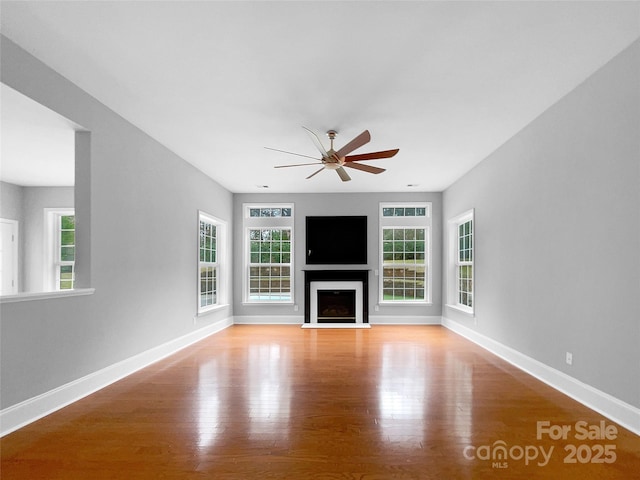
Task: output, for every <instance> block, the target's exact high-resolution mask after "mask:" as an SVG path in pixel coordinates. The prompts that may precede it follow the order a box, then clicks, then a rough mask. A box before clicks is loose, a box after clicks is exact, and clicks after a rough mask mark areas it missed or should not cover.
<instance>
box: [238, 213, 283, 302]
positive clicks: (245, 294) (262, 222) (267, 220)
mask: <svg viewBox="0 0 640 480" xmlns="http://www.w3.org/2000/svg"><path fill="white" fill-rule="evenodd" d="M251 208H290V209H291V216H290V217H250V216H249V211H250V209H251ZM242 217H243V225H242V233H243V235H242V236H243V244H242V246H243V256H242V263H243V265H242V267H243V270H242V271H243V274H242V303H243V304H244V305H293V304H295V271H294V266H295V252H294V243H295V208H294V204H293V203H244V204H242ZM269 227H272V228H290V229H291V251H290V253H291V263H290V283H291V299H290V300H250V299H249V265H250V260H251V253H250V240H249V230H251V229H252V228H269Z"/></svg>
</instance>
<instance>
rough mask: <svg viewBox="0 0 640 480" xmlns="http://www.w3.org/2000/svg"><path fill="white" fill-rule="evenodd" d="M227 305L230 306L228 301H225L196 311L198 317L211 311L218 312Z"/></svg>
mask: <svg viewBox="0 0 640 480" xmlns="http://www.w3.org/2000/svg"><path fill="white" fill-rule="evenodd" d="M227 307H229V304H228V303H223V304H220V305H214V306H212V307H210V308H207V309H206V310H202V311H200V312H198V313H196V317H205V316H207V315H209V314H210V313H213V312H217V311H219V310H222V309H223V308H227Z"/></svg>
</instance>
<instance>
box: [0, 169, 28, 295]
mask: <svg viewBox="0 0 640 480" xmlns="http://www.w3.org/2000/svg"><path fill="white" fill-rule="evenodd" d="M22 190H23V187H21V186H20V185H14V184H13V183H7V182H2V181H0V218H6V219H8V220H15V221H17V222H18V241H19V242H21V241H22V236H23V234H24V233H23V229H24V214H23V211H22V210H23V209H22V195H23V193H22ZM23 252H24V248H23V247H22V246H21V245H18V291H19V292H21V291H23V290H24V280H23V277H24V274H23V272H22V269H23V266H24V253H23Z"/></svg>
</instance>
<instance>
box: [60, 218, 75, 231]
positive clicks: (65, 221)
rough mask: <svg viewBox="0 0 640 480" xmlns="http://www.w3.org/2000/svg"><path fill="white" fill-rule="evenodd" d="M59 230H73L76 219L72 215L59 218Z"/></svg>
mask: <svg viewBox="0 0 640 480" xmlns="http://www.w3.org/2000/svg"><path fill="white" fill-rule="evenodd" d="M60 228H61V229H62V230H75V228H76V217H75V216H73V215H62V216H61V217H60Z"/></svg>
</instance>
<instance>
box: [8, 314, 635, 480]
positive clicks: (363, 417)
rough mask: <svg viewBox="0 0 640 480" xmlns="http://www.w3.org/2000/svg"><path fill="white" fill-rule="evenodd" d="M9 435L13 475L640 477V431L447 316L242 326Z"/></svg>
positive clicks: (299, 479)
mask: <svg viewBox="0 0 640 480" xmlns="http://www.w3.org/2000/svg"><path fill="white" fill-rule="evenodd" d="M539 421H548V422H549V425H550V426H551V425H554V426H557V427H558V428H562V427H563V426H569V427H570V428H571V429H572V430H571V433H569V434H568V437H567V440H561V439H559V440H552V439H550V438H549V436H548V435H546V434H545V435H543V438H542V439H538V438H537V436H536V434H537V422H539ZM579 421H584V422H586V425H588V426H589V427H592V426H599V425H600V422H601V421H604V422H605V425H607V426H611V427H609V428H610V429H611V428H616V429H617V432H618V433H617V436H616V438H615V439H609V440H607V439H604V440H577V439H575V434H576V430H575V424H576V422H579ZM567 445H574V446H575V454H576V455H575V456H573V457H572V456H571V453H572V451H571V448H572V447H568V448H569V450H565V447H566V446H567ZM597 445H601V446H602V447H601V448H600V447H597ZM606 445H609V447H606ZM0 446H1V449H2V464H1V477H2V479H3V480H9V479H21V480H22V479H25V480H26V479H29V480H32V479H60V478H64V479H74V480H75V479H103V478H114V479H126V480H130V479H161V478H162V479H165V478H166V479H182V478H211V479H216V480H218V479H261V480H262V479H296V480H304V479H362V480H364V479H367V480H373V479H380V480H383V479H402V480H404V479H412V480H415V479H476V478H491V479H493V478H502V479H536V478H544V479H554V478H557V479H571V478H580V479H583V480H588V479H632V478H640V437H638V436H636V435H634V434H632V433H630V432H629V431H627V430H625V429H623V428H622V427H620V426H617V425H615V424H613V423H612V422H610V421H609V420H606V419H605V418H604V417H602V416H601V415H599V414H597V413H595V412H593V411H591V410H589V409H587V408H585V407H583V406H582V405H580V404H579V403H577V402H575V401H573V400H571V399H569V398H568V397H566V396H564V395H562V394H561V393H559V392H557V391H555V390H553V389H552V388H550V387H548V386H546V385H544V384H542V383H541V382H539V381H537V380H535V379H533V378H532V377H530V376H528V375H526V374H525V373H523V372H521V371H519V370H517V369H516V368H514V367H512V366H510V365H509V364H507V363H505V362H504V361H502V360H500V359H498V358H496V357H494V356H493V355H491V354H489V353H487V352H485V351H484V350H482V349H481V348H479V347H477V346H475V345H474V344H472V343H470V342H468V341H466V340H464V339H462V338H461V337H459V336H457V335H455V334H453V333H451V332H449V331H448V330H446V329H444V328H442V327H439V326H428V327H425V326H416V327H404V326H403V327H391V326H390V327H386V326H374V327H373V328H371V329H370V330H351V329H349V330H346V329H341V330H303V329H301V328H299V327H298V326H233V327H231V328H229V329H227V330H225V331H223V332H220V333H218V334H216V335H214V336H212V337H210V338H208V339H206V340H204V341H202V342H200V343H198V344H196V345H194V346H192V347H190V348H188V349H185V350H183V351H182V352H179V353H178V354H176V355H174V356H172V357H170V358H168V359H166V360H164V361H162V362H158V363H156V364H154V365H152V366H150V367H148V368H146V369H144V370H143V371H140V372H138V373H136V374H135V375H132V376H130V377H128V378H126V379H124V380H122V381H120V382H118V383H116V384H114V385H112V386H110V387H108V388H105V389H103V390H101V391H99V392H97V393H95V394H93V395H91V396H89V397H87V398H85V399H83V400H81V401H79V402H77V403H75V404H73V405H71V406H69V407H67V408H64V409H62V410H60V411H58V412H56V413H54V414H52V415H49V416H48V417H46V418H44V419H42V420H40V421H38V422H35V423H33V424H31V425H29V426H27V427H25V428H23V429H21V430H19V431H17V432H14V433H12V434H10V435H7V436H6V437H4V438H3V439H2V440H1V442H0ZM499 446H505V447H506V448H507V457H506V458H505V459H504V460H502V461H499V460H493V461H492V460H491V459H488V460H485V458H486V457H487V455H490V454H491V453H492V452H494V453H495V452H499V449H498V448H497V447H499ZM541 448H542V449H544V452H545V453H546V454H549V451H550V449H551V448H553V450H552V451H551V454H550V455H549V461H548V463H547V464H546V465H545V464H544V460H543V456H542V453H541V451H540V449H541ZM534 453H535V454H536V455H537V458H532V459H531V460H526V458H523V457H522V456H521V455H528V456H529V457H533V456H534ZM614 456H615V457H614ZM565 459H568V460H571V459H575V460H576V463H565ZM589 460H592V461H595V462H601V463H591V462H588V463H581V462H587V461H589ZM604 460H607V461H608V462H610V463H603V461H604ZM503 462H506V464H504V463H503ZM539 463H541V464H542V465H539ZM498 464H500V465H498ZM499 466H502V467H505V466H506V468H498V467H499Z"/></svg>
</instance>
